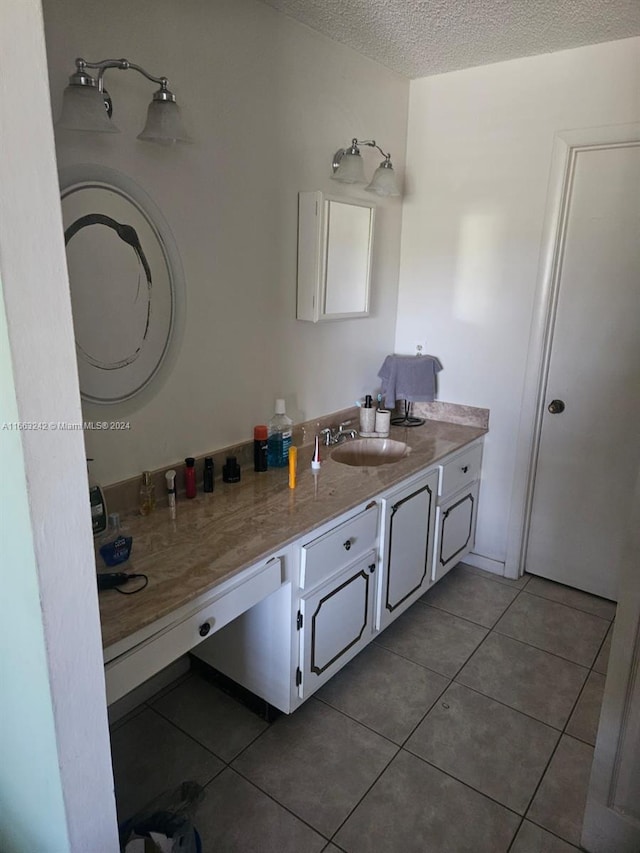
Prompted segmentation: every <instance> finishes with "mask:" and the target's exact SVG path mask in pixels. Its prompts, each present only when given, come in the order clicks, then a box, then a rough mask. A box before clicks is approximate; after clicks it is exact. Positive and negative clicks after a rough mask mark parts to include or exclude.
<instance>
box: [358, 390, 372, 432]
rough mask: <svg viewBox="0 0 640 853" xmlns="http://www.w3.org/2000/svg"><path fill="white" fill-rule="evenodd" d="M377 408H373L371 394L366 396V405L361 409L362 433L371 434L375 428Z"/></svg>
mask: <svg viewBox="0 0 640 853" xmlns="http://www.w3.org/2000/svg"><path fill="white" fill-rule="evenodd" d="M375 422H376V410H375V409H374V408H373V405H372V399H371V394H367V396H366V397H365V398H364V406H362V407H361V409H360V433H361V434H362V435H371V434H372V433H373V431H374V429H375Z"/></svg>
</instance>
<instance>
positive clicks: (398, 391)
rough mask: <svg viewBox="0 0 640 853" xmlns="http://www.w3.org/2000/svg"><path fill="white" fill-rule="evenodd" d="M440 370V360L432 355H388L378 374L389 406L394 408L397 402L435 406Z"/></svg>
mask: <svg viewBox="0 0 640 853" xmlns="http://www.w3.org/2000/svg"><path fill="white" fill-rule="evenodd" d="M441 370H442V365H441V364H440V360H439V359H437V358H436V357H435V356H433V355H420V356H415V355H388V356H387V357H386V358H385V360H384V362H383V365H382V367H381V368H380V371H379V372H378V376H379V377H380V379H382V396H383V397H384V399H385V403H386V405H387V406H389V407H391V408H393V407H394V406H395V402H396V400H407V401H408V402H410V403H432V402H433V401H434V400H435V398H436V390H437V384H436V374H437V373H438V372H439V371H441Z"/></svg>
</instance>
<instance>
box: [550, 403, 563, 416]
mask: <svg viewBox="0 0 640 853" xmlns="http://www.w3.org/2000/svg"><path fill="white" fill-rule="evenodd" d="M547 408H548V410H549V411H550V412H551V414H552V415H560V414H562V412H564V409H565V406H564V400H552V401H551V402H550V403H549V405H548V406H547Z"/></svg>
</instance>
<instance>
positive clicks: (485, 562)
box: [462, 552, 505, 577]
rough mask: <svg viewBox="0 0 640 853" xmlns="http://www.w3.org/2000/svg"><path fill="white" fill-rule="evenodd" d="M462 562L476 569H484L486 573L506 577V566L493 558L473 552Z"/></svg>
mask: <svg viewBox="0 0 640 853" xmlns="http://www.w3.org/2000/svg"><path fill="white" fill-rule="evenodd" d="M462 562H463V563H466V564H467V565H468V566H473V567H474V568H476V569H482V570H483V571H485V572H491V573H492V574H494V575H500V577H505V573H504V572H505V566H504V563H503V562H501V561H500V560H493V559H491V557H483V556H482V555H481V554H474V553H473V552H471V553H470V554H467V555H466V556H465V558H464V559H463V561H462Z"/></svg>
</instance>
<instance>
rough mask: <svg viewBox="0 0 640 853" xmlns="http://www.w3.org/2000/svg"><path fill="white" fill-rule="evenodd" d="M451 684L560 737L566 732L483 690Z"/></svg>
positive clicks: (458, 683)
mask: <svg viewBox="0 0 640 853" xmlns="http://www.w3.org/2000/svg"><path fill="white" fill-rule="evenodd" d="M451 684H457V685H458V687H464V688H465V690H471V692H472V693H477V694H478V695H479V696H483V697H484V698H485V699H490V700H491V701H492V702H495V703H496V704H497V705H502V707H503V708H508V709H509V710H510V711H515V713H516V714H522V716H523V717H527V719H529V720H533V721H534V723H539V724H540V725H541V726H546V727H547V728H548V729H552V730H553V731H554V732H557V733H558V735H561V734H562V733H563V731H564V730H563V729H561V728H558V726H554V725H553V724H552V723H548V722H547V721H546V720H541V719H540V718H539V717H534V716H533V714H528V713H527V712H526V711H522V710H521V709H520V708H514V707H513V705H509V703H508V702H503V701H502V699H496V698H495V696H490V695H489V694H488V693H483V692H482V690H478V688H477V687H470V686H469V685H468V684H465V683H464V681H456V680H455V679H454V680H453V681H452V682H451ZM449 686H451V685H449ZM447 689H449V688H447ZM581 691H582V688H580V692H581ZM572 710H573V709H572ZM565 725H566V724H565Z"/></svg>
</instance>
